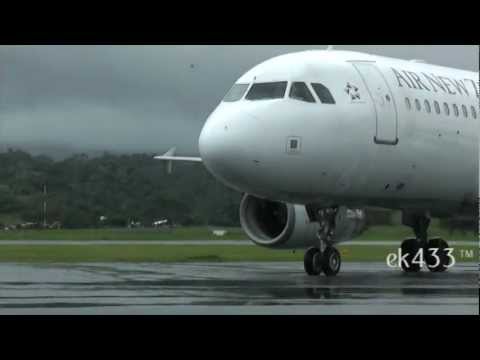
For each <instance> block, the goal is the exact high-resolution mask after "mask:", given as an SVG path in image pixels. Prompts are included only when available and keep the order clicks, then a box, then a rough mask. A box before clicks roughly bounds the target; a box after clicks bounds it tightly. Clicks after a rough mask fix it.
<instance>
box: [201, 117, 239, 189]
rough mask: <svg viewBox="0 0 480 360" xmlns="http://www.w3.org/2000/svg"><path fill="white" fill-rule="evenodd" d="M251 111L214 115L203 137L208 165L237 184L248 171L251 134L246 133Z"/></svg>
mask: <svg viewBox="0 0 480 360" xmlns="http://www.w3.org/2000/svg"><path fill="white" fill-rule="evenodd" d="M248 117H249V115H246V114H242V115H239V114H235V115H234V116H233V115H231V114H229V116H222V115H220V114H218V115H215V114H214V115H212V116H211V117H210V118H209V119H208V121H207V123H206V124H205V126H204V128H203V129H202V132H201V134H200V138H199V151H200V155H201V157H202V160H203V163H204V165H205V166H206V167H207V169H208V170H209V171H210V172H211V173H212V174H213V175H214V176H215V177H217V178H219V179H220V180H222V181H223V182H225V183H227V184H229V185H231V186H233V187H236V188H238V187H237V185H238V183H239V182H241V181H242V178H243V176H244V175H245V174H244V172H243V171H242V169H243V168H244V166H245V164H246V162H247V161H248V160H247V159H248V152H249V136H248V134H246V133H245V126H248V125H246V123H248Z"/></svg>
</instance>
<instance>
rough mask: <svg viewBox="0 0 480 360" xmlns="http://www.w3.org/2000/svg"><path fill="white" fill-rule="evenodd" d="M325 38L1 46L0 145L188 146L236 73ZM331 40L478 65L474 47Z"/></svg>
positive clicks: (474, 68)
mask: <svg viewBox="0 0 480 360" xmlns="http://www.w3.org/2000/svg"><path fill="white" fill-rule="evenodd" d="M326 46H327V45H315V46H259V45H255V46H253V45H252V46H0V137H1V139H2V142H1V143H2V144H3V145H4V146H6V145H7V144H8V145H10V146H11V145H13V146H22V147H25V148H27V149H29V148H30V149H42V148H45V149H46V148H55V149H56V150H55V151H58V148H62V147H63V148H65V149H68V151H80V150H81V151H88V150H100V151H101V150H109V151H125V152H132V151H134V152H140V151H142V152H143V151H146V152H161V151H164V150H165V149H167V148H168V147H170V146H174V145H179V149H180V151H182V152H185V153H196V151H197V149H196V142H197V138H198V134H199V132H200V129H201V127H202V125H203V122H204V121H205V118H206V117H207V116H208V114H209V113H210V112H211V111H212V110H213V109H214V107H215V106H216V105H217V104H218V102H219V101H220V100H221V99H222V97H223V96H224V94H225V93H226V92H227V91H228V89H229V88H230V86H231V85H232V83H233V82H234V81H235V80H236V79H237V78H239V77H240V76H241V75H242V74H243V73H244V72H246V71H247V70H248V69H250V68H251V67H252V66H254V65H256V64H258V63H260V62H262V61H264V60H266V59H268V58H270V57H273V56H276V55H280V54H283V53H287V52H294V51H300V50H305V49H314V48H326ZM336 48H338V49H348V50H355V51H365V52H369V53H374V54H379V55H385V56H393V57H399V58H406V59H413V58H420V59H424V60H426V61H428V62H431V63H435V64H439V65H445V66H453V67H458V68H463V69H466V70H471V71H478V47H477V46H473V45H472V46H460V45H459V46H428V45H425V46H410V45H405V46H403V45H402V46H388V45H384V46H379V45H375V46H373V45H371V46H367V45H351V46H337V47H336ZM38 151H40V150H38Z"/></svg>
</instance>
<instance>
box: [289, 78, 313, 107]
mask: <svg viewBox="0 0 480 360" xmlns="http://www.w3.org/2000/svg"><path fill="white" fill-rule="evenodd" d="M290 97H291V98H292V99H295V100H300V101H305V102H308V103H314V102H315V99H314V98H313V95H312V93H311V92H310V90H309V89H308V87H307V84H305V83H303V82H294V83H292V87H291V88H290Z"/></svg>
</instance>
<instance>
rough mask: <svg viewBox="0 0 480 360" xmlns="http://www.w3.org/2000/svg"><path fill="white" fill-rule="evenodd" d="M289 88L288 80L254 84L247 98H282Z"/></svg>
mask: <svg viewBox="0 0 480 360" xmlns="http://www.w3.org/2000/svg"><path fill="white" fill-rule="evenodd" d="M286 90H287V82H286V81H282V82H271V83H258V84H253V85H252V88H251V89H250V91H249V92H248V94H247V96H246V99H247V100H267V99H282V98H283V97H284V96H285V92H286Z"/></svg>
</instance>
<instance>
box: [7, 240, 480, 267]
mask: <svg viewBox="0 0 480 360" xmlns="http://www.w3.org/2000/svg"><path fill="white" fill-rule="evenodd" d="M462 249H463V250H465V249H467V250H470V251H473V252H474V257H473V258H470V257H468V256H462V253H461V250H462ZM339 250H340V251H341V253H342V259H343V261H347V262H348V261H385V259H386V256H387V254H389V253H391V252H395V251H397V250H398V248H396V247H395V246H356V245H341V246H339ZM454 256H455V258H456V259H457V261H476V262H478V245H474V244H472V246H469V247H457V248H456V249H455V253H454ZM202 261H208V262H227V261H232V262H235V261H300V262H301V261H303V251H297V252H296V253H293V252H292V251H287V250H271V249H265V248H261V247H258V246H223V245H222V246H220V245H207V246H197V245H194V246H184V245H174V246H168V245H167V246H165V245H52V246H39V245H32V246H22V245H2V246H1V247H0V262H20V263H21V262H34V263H79V262H202Z"/></svg>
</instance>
